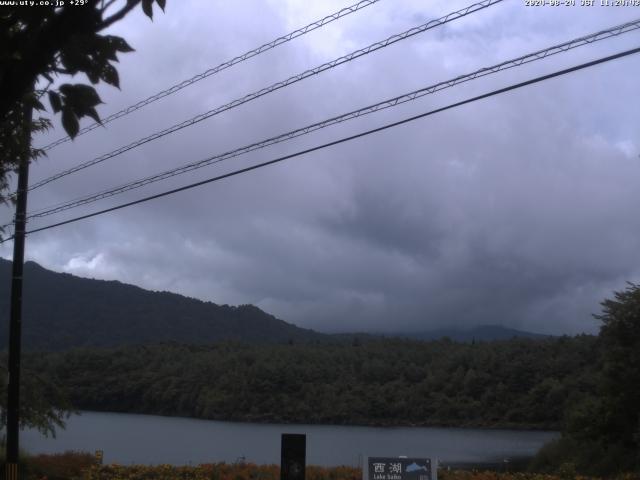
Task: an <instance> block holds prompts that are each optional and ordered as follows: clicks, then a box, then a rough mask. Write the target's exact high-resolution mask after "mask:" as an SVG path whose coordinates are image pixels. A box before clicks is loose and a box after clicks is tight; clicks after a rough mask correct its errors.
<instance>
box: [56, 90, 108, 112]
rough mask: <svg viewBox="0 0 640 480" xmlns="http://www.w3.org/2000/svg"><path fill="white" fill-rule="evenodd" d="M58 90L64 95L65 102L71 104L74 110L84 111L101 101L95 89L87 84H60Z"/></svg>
mask: <svg viewBox="0 0 640 480" xmlns="http://www.w3.org/2000/svg"><path fill="white" fill-rule="evenodd" d="M60 92H61V93H62V94H63V95H64V96H65V97H66V98H65V103H66V104H69V105H71V106H72V107H73V108H74V110H75V111H84V110H86V109H87V108H91V107H95V106H96V105H98V104H100V103H102V100H101V99H100V96H99V95H98V93H97V92H96V91H95V89H94V88H93V87H91V86H89V85H82V84H77V85H69V84H68V83H65V84H64V85H60Z"/></svg>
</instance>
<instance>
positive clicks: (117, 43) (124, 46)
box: [105, 35, 135, 53]
mask: <svg viewBox="0 0 640 480" xmlns="http://www.w3.org/2000/svg"><path fill="white" fill-rule="evenodd" d="M105 38H107V39H108V40H109V42H110V43H111V44H113V46H114V47H115V49H116V50H117V51H118V52H125V53H126V52H134V51H135V50H134V49H133V48H131V46H130V45H129V44H128V43H127V42H126V40H125V39H124V38H122V37H116V36H114V35H107V36H105Z"/></svg>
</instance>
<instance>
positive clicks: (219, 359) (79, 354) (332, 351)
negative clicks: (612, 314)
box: [24, 335, 597, 431]
mask: <svg viewBox="0 0 640 480" xmlns="http://www.w3.org/2000/svg"><path fill="white" fill-rule="evenodd" d="M596 347H597V345H596V337H592V336H587V335H583V336H578V337H560V338H550V339H512V340H505V341H495V342H470V343H455V342H452V341H450V340H448V339H443V340H440V341H431V342H420V341H410V340H398V339H382V340H371V341H366V342H355V341H354V342H352V343H349V344H340V345H336V344H334V345H326V344H308V343H290V344H285V345H250V344H241V343H237V342H220V343H217V344H213V345H206V346H205V345H184V344H177V343H165V344H159V345H150V346H137V347H121V348H83V349H74V350H70V351H65V352H52V353H37V354H28V355H26V356H25V359H24V365H25V369H27V370H29V371H33V372H37V373H38V375H39V376H40V377H45V378H47V379H51V380H52V381H53V382H54V383H55V384H56V385H59V386H60V388H61V389H63V390H64V392H65V394H66V395H67V396H68V398H69V401H70V404H71V405H72V406H73V408H75V409H78V410H87V411H96V412H116V413H138V414H151V415H162V416H175V417H187V418H198V419H205V420H217V421H233V422H252V423H283V424H312V425H317V424H327V425H349V426H373V427H394V426H415V427H434V428H437V427H460V428H490V429H517V430H547V431H558V430H560V429H561V427H562V420H563V415H564V412H565V410H566V409H567V408H568V407H569V405H571V404H572V403H574V402H576V401H578V400H579V399H580V398H582V397H584V396H585V395H588V394H590V393H591V392H593V391H594V388H595V386H594V385H595V376H596V374H595V372H596V362H597V348H596Z"/></svg>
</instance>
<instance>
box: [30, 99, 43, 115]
mask: <svg viewBox="0 0 640 480" xmlns="http://www.w3.org/2000/svg"><path fill="white" fill-rule="evenodd" d="M31 103H32V105H33V108H34V109H35V110H37V111H39V112H42V111H44V110H46V108H44V105H43V104H42V102H41V101H40V100H38V99H37V98H34V99H33V101H32V102H31Z"/></svg>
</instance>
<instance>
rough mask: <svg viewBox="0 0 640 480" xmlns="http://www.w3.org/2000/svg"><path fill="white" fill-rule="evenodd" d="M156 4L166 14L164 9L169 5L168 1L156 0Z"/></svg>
mask: <svg viewBox="0 0 640 480" xmlns="http://www.w3.org/2000/svg"><path fill="white" fill-rule="evenodd" d="M156 3H157V4H158V6H159V7H160V8H161V9H162V11H163V12H164V7H165V5H166V4H167V0H156Z"/></svg>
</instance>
